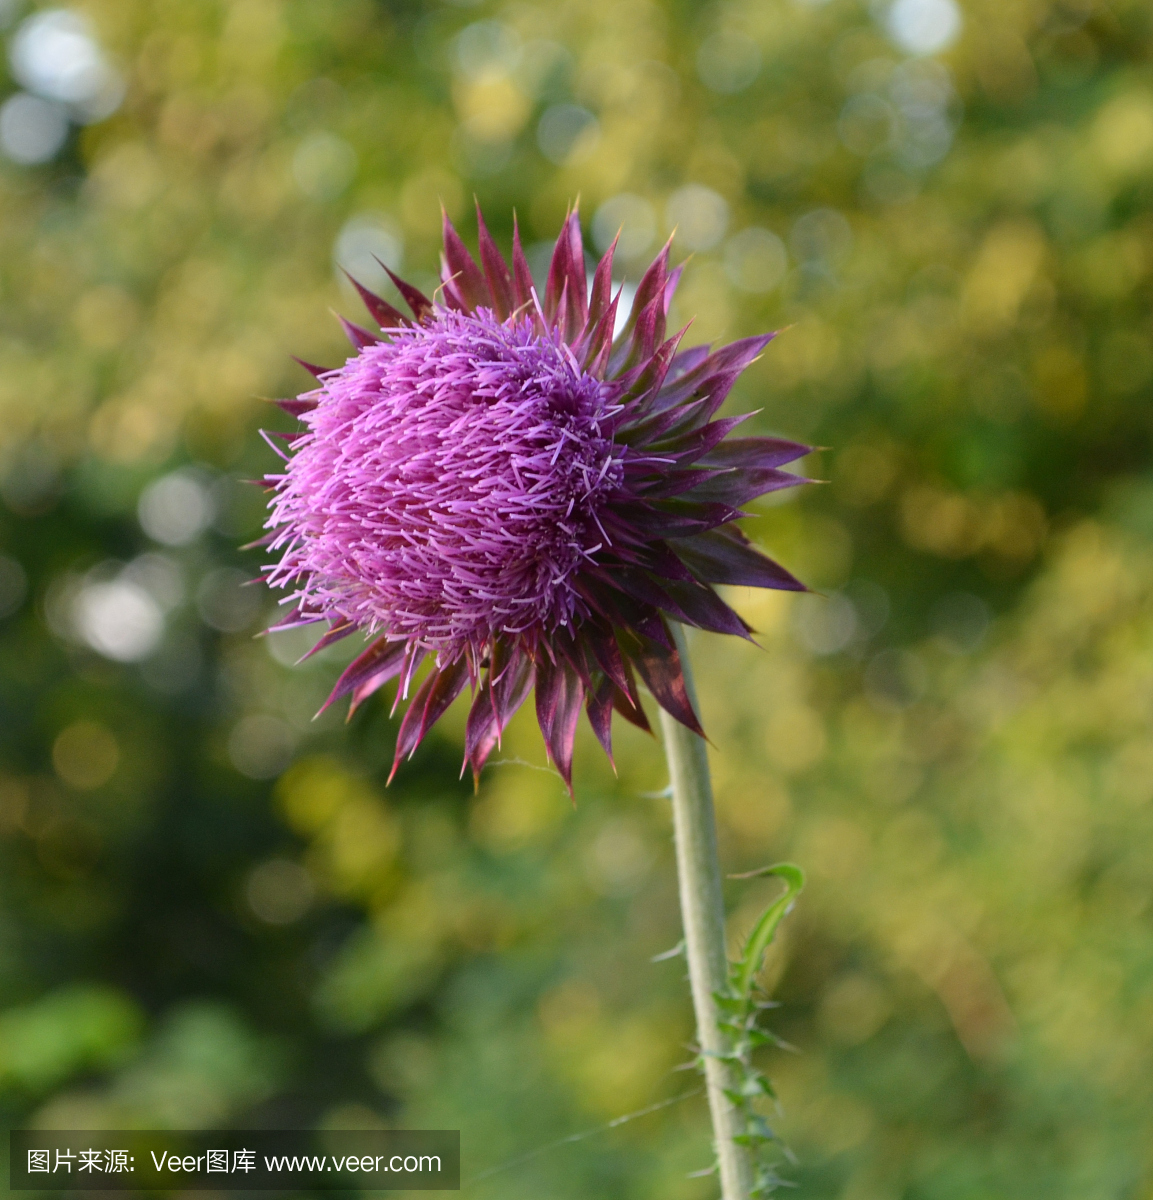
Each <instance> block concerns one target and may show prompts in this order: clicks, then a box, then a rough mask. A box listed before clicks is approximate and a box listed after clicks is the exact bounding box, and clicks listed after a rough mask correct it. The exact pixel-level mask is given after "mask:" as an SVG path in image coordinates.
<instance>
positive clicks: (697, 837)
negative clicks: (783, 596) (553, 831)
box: [661, 622, 752, 1200]
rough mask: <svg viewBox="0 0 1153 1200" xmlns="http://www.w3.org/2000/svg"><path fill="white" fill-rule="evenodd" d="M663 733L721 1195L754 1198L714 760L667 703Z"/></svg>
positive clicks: (678, 634)
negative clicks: (727, 1007)
mask: <svg viewBox="0 0 1153 1200" xmlns="http://www.w3.org/2000/svg"><path fill="white" fill-rule="evenodd" d="M670 625H671V628H672V631H673V637H674V638H675V639H676V644H677V650H678V652H679V654H680V657H681V669H682V670H683V672H684V677H685V685H686V687H687V688H688V693H689V699H690V700H691V701H692V704H693V708H694V709H696V710H697V711H698V712H699V711H700V709H699V706H698V705H697V697H696V689H695V688H694V686H693V678H692V672H691V671H690V668H689V654H688V646H687V644H686V642H685V635H684V630H683V629H682V627H681V626H680V625H679V624H673V623H671V622H670ZM661 732H662V734H663V737H664V744H665V756H666V757H667V759H668V763H669V774H670V775H671V776H672V790H673V797H672V800H673V828H674V833H675V837H676V848H677V875H678V876H679V880H680V894H681V919H682V921H683V923H684V930H685V956H686V957H687V959H688V963H689V983H690V986H691V988H692V993H693V1007H694V1009H695V1010H696V1017H697V1038H698V1041H699V1043H700V1047H701V1051H702V1056H703V1059H704V1069H705V1083H706V1086H707V1090H708V1096H709V1111H710V1112H711V1114H712V1119H713V1137H714V1139H715V1143H716V1152H717V1164H718V1168H719V1170H720V1177H721V1195H722V1197H723V1200H748V1197H749V1192H750V1189H751V1188H752V1166H751V1164H750V1162H749V1156H748V1154H747V1152H746V1151H745V1150H744V1149H743V1147H741V1146H740V1145H738V1144H737V1143H736V1142H734V1141H733V1138H734V1137H736V1136H738V1135H739V1134H741V1133H743V1132H744V1122H743V1118H742V1115H741V1113H740V1112H739V1110H738V1109H737V1108H736V1107H735V1106H734V1105H733V1103H732V1101H731V1100H729V1098H728V1097H727V1096H726V1095H725V1091H726V1089H728V1090H729V1091H735V1090H736V1089H737V1087H738V1086H739V1082H740V1081H739V1078H738V1076H737V1074H736V1072H735V1070H734V1069H733V1067H732V1066H731V1065H730V1064H729V1063H727V1062H725V1061H723V1060H722V1058H721V1057H720V1056H721V1055H726V1054H728V1053H729V1051H730V1046H729V1045H728V1043H727V1039H726V1038H725V1036H724V1034H723V1033H722V1032H721V1030H720V1028H719V1027H718V1019H719V1018H720V1016H721V1014H720V1012H719V1010H718V1007H717V1003H716V999H715V996H716V994H717V993H724V992H726V991H727V990H728V956H727V954H726V952H725V906H724V899H723V897H722V895H721V867H720V862H719V860H718V858H717V828H716V821H715V820H714V817H713V789H712V783H711V782H710V779H709V760H708V755H707V753H706V749H705V743H704V742H703V741H702V740H701V739H700V738H699V737H697V735H696V734H695V733H693V732H692V731H691V730H689V729H686V728H685V726H683V725H682V724H681V723H680V722H679V721H677V720H676V719H675V718H674V717H671V716H670V715H669V714H668V713H666V712H665V711H664V710H663V709H662V710H661Z"/></svg>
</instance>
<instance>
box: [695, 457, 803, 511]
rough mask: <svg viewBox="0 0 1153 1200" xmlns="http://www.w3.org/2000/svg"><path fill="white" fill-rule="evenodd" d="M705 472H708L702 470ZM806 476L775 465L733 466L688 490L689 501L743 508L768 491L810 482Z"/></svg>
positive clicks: (777, 490) (776, 490)
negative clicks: (763, 466)
mask: <svg viewBox="0 0 1153 1200" xmlns="http://www.w3.org/2000/svg"><path fill="white" fill-rule="evenodd" d="M701 474H702V475H704V474H705V472H703V471H702V472H701ZM808 482H809V480H807V479H806V478H805V477H804V476H803V475H794V474H792V472H790V471H779V470H777V468H776V467H766V468H763V469H762V468H734V469H733V470H731V471H727V472H725V473H723V474H720V475H714V476H713V477H712V478H710V479H705V480H703V481H702V482H701V483H699V484H697V486H696V487H694V488H693V489H692V491H690V492H686V493H685V497H684V498H685V499H686V500H692V501H698V502H703V503H706V504H728V505H731V506H732V507H733V508H740V507H741V505H743V504H747V503H748V502H749V501H750V500H755V499H756V497H757V496H764V495H766V494H767V493H769V492H779V491H780V490H781V489H782V488H790V487H797V486H798V484H802V483H808Z"/></svg>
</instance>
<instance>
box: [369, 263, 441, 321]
mask: <svg viewBox="0 0 1153 1200" xmlns="http://www.w3.org/2000/svg"><path fill="white" fill-rule="evenodd" d="M373 257H374V258H375V257H376V256H375V255H373ZM376 261H377V262H378V263H380V266H381V267H382V268H383V270H384V272H385V274H386V275H387V276H388V277H389V279H391V280H392V282H393V286H394V287H395V288H396V290H397V291H398V292H399V293H400V294H401V295H402V296H403V297H404V302H405V304H407V305H408V307H409V308H411V309H412V315H413V316H414V317H415V318H416V319H417V321H418V322H424V321H427V320H428V319H429V318H430V317H431V316H432V315H433V307H432V301H431V300H430V299H429V298H428V297H427V296H426V295H425V294H424V292H422V291H421V290H420V288H415V287H413V286H412V284H411V283H405V281H404V280H403V279H401V278H400V277H399V276H397V275H395V274H393V272H392V271H391V270H389V268H388V267H386V266H385V265H384V263H382V262H380V259H379V258H377V259H376Z"/></svg>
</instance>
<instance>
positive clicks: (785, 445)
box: [702, 421, 813, 467]
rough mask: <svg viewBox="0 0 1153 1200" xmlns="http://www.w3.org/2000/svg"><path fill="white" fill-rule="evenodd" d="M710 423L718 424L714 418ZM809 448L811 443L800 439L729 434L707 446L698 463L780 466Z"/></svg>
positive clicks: (808, 452)
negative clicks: (729, 437) (704, 458)
mask: <svg viewBox="0 0 1153 1200" xmlns="http://www.w3.org/2000/svg"><path fill="white" fill-rule="evenodd" d="M713 424H714V425H719V424H720V422H719V421H714V422H713ZM706 428H711V426H706ZM702 432H703V431H702ZM812 451H813V448H812V446H804V445H802V444H801V443H800V442H787V441H785V440H784V439H783V438H772V437H749V438H733V440H732V441H730V442H725V443H724V444H723V445H719V446H717V448H716V449H715V450H710V451H709V452H708V461H707V462H705V463H702V466H709V467H714V466H716V467H783V466H784V465H785V464H786V463H791V462H795V461H796V460H797V459H798V458H804V457H805V455H806V454H811V453H812Z"/></svg>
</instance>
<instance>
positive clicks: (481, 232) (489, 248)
mask: <svg viewBox="0 0 1153 1200" xmlns="http://www.w3.org/2000/svg"><path fill="white" fill-rule="evenodd" d="M476 228H477V235H478V241H479V243H480V261H481V264H482V265H483V266H484V275H485V278H486V279H487V280H488V290H489V291H490V292H491V293H492V302H493V311H494V312H495V313H496V315H497V316H498V317H499V318H500V319H501V320H502V321H503V320H504V319H505V318H506V317H507V316H508V315H509V313H511V312H512V310H513V309H514V308H515V307H516V304H515V302H514V300H513V287H512V275H511V274H510V273H509V269H508V265H507V264H506V263H505V261H504V256H503V255H502V254H501V252H500V251H499V250H498V249H497V247H496V243H495V242H494V241H493V240H492V235H491V234H490V233H489V231H488V226H487V225H486V224H485V223H484V217H483V216H482V215H481V211H480V205H479V204H477V206H476Z"/></svg>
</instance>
